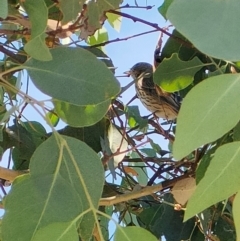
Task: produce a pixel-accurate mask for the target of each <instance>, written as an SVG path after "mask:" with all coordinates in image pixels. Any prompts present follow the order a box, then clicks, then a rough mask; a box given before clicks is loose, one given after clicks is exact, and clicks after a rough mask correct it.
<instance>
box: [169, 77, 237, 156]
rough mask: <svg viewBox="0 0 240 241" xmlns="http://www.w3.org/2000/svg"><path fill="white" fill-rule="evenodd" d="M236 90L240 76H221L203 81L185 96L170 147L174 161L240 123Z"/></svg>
mask: <svg viewBox="0 0 240 241" xmlns="http://www.w3.org/2000/svg"><path fill="white" fill-rule="evenodd" d="M239 89H240V75H239V74H234V75H233V74H225V75H220V76H215V77H211V78H209V79H206V80H204V81H203V82H201V83H200V84H198V85H196V86H195V87H194V88H193V89H192V90H191V91H190V92H189V93H188V94H187V96H186V97H185V98H184V100H183V103H182V106H181V108H180V112H179V115H178V119H177V128H176V139H175V142H174V143H173V155H174V157H175V158H176V159H181V158H183V157H184V156H186V155H188V154H189V153H190V152H191V151H192V150H194V149H195V148H197V147H199V146H201V145H203V144H206V143H210V142H212V141H215V140H216V139H218V138H220V137H221V136H223V135H224V134H225V133H226V132H228V131H230V130H231V129H232V128H233V127H234V126H236V124H237V123H238V121H239V119H240V111H239V110H240V95H239ZM216 123H217V125H216Z"/></svg>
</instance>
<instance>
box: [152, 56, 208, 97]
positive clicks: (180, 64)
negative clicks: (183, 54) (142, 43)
mask: <svg viewBox="0 0 240 241" xmlns="http://www.w3.org/2000/svg"><path fill="white" fill-rule="evenodd" d="M203 66H204V65H203V63H202V62H201V61H200V60H199V59H198V58H197V57H194V58H193V59H192V60H190V61H182V60H180V59H179V58H178V55H177V54H173V55H172V57H171V58H169V59H164V60H163V62H162V63H161V64H160V65H159V66H158V68H157V69H156V71H155V72H154V74H153V80H154V82H155V83H156V84H157V85H159V86H160V87H161V88H162V89H164V90H165V91H167V92H176V91H179V90H181V89H184V88H186V87H187V86H189V85H190V84H191V83H192V82H193V80H194V74H195V73H196V72H197V71H198V70H200V69H201V68H202V67H203Z"/></svg>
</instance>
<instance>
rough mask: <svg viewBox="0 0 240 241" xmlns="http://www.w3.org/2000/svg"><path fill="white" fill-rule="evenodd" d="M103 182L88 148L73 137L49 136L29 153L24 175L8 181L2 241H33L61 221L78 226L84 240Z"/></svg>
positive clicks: (96, 160)
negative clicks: (37, 235) (27, 166)
mask: <svg viewBox="0 0 240 241" xmlns="http://www.w3.org/2000/svg"><path fill="white" fill-rule="evenodd" d="M96 180H97V182H96ZM103 184H104V171H103V167H102V163H101V161H100V159H99V157H98V156H97V154H96V153H95V152H93V150H92V149H91V148H89V147H88V146H87V145H86V144H85V143H83V142H81V141H79V140H77V139H74V138H71V137H66V136H60V135H58V134H56V136H55V135H52V136H51V137H50V138H49V139H47V140H46V141H45V142H44V143H43V144H41V145H40V146H39V147H38V148H37V150H36V151H35V152H34V155H33V156H32V158H31V162H30V174H28V175H24V176H20V177H19V178H17V179H16V180H15V181H14V183H13V187H12V190H11V193H10V194H9V195H8V196H7V198H6V200H5V208H6V213H5V216H4V218H3V239H4V240H6V241H8V240H9V241H10V240H33V238H34V237H35V235H36V233H37V231H39V230H41V229H42V228H46V229H47V226H48V225H50V224H52V223H59V222H60V223H62V222H67V223H71V224H70V225H73V226H75V225H76V227H78V228H79V234H80V236H81V238H82V239H85V240H89V238H90V237H91V235H92V231H93V227H94V223H95V222H98V220H97V215H96V211H97V208H98V202H99V199H100V197H101V193H102V189H103ZM16 200H17V205H16ZM31 204H33V205H31ZM83 212H85V214H84V213H83ZM26 217H28V218H27V219H26ZM10 224H11V225H10ZM12 225H13V226H14V227H15V228H14V230H13V229H12V228H11V227H12ZM70 225H68V224H66V227H68V228H70ZM58 227H59V226H58ZM49 228H51V227H49ZM54 230H55V229H54ZM54 230H52V232H54ZM67 230H68V229H67V228H66V229H65V230H63V231H66V232H67ZM49 232H50V231H49ZM57 232H58V233H59V231H57ZM19 233H21V239H20V237H19ZM76 233H77V230H76ZM71 235H73V234H72V232H71Z"/></svg>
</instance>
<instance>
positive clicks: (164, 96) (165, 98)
mask: <svg viewBox="0 0 240 241" xmlns="http://www.w3.org/2000/svg"><path fill="white" fill-rule="evenodd" d="M155 89H156V92H157V94H158V96H159V98H160V101H162V102H165V103H166V104H168V105H170V106H172V107H173V108H174V109H175V111H176V112H178V111H179V109H180V106H181V102H182V98H181V96H179V95H178V94H177V93H168V92H165V91H163V90H162V89H161V88H160V87H159V86H157V85H155Z"/></svg>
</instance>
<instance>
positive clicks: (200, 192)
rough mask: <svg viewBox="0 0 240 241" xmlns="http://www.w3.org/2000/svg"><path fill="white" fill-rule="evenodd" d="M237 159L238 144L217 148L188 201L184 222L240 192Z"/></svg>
mask: <svg viewBox="0 0 240 241" xmlns="http://www.w3.org/2000/svg"><path fill="white" fill-rule="evenodd" d="M239 159H240V142H233V143H229V144H225V145H223V146H221V147H219V148H218V150H217V151H216V153H215V155H214V157H213V159H212V160H211V162H210V163H209V166H208V169H207V171H206V172H205V175H204V177H203V178H202V179H201V181H200V182H199V184H198V185H197V188H196V190H195V192H194V193H193V195H192V197H191V198H190V199H189V201H188V204H187V210H186V212H185V216H184V220H187V219H189V218H191V217H193V216H194V215H195V214H198V213H200V212H201V211H203V210H204V209H206V208H208V207H209V206H211V205H213V204H215V203H217V202H220V201H222V200H224V199H227V198H229V197H230V196H231V195H233V194H234V193H236V192H237V191H238V190H240V174H239V171H238V169H239ZM222 190H224V192H223V191H222Z"/></svg>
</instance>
